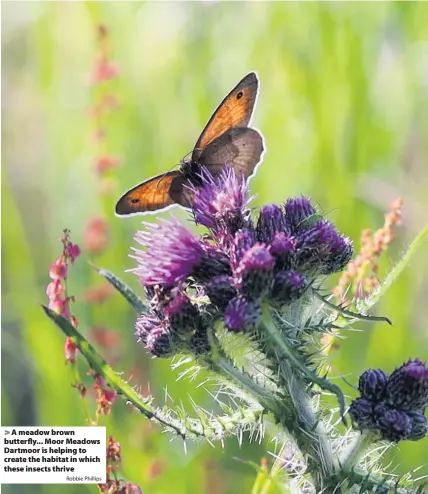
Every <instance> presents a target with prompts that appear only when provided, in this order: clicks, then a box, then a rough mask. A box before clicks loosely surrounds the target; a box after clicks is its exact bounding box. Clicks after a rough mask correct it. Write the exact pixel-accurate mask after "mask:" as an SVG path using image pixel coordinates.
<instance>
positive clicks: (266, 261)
mask: <svg viewBox="0 0 428 494" xmlns="http://www.w3.org/2000/svg"><path fill="white" fill-rule="evenodd" d="M274 264H275V260H274V258H273V257H272V255H271V254H270V252H269V249H268V248H267V247H266V245H264V244H255V245H253V246H252V247H251V248H249V249H248V250H247V251H246V252H245V254H244V255H243V257H242V259H241V262H240V263H239V265H238V268H237V269H236V272H235V280H236V285H237V286H238V287H239V288H240V290H241V291H242V293H243V294H244V295H245V296H247V297H248V298H251V299H257V298H260V297H261V296H262V295H263V294H264V293H266V292H267V291H269V289H270V285H271V283H272V279H273V266H274Z"/></svg>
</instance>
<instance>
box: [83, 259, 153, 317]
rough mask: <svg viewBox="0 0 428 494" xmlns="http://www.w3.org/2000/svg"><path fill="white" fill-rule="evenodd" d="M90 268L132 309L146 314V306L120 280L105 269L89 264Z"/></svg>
mask: <svg viewBox="0 0 428 494" xmlns="http://www.w3.org/2000/svg"><path fill="white" fill-rule="evenodd" d="M90 264H91V266H92V267H93V268H94V269H95V270H96V271H97V272H98V273H99V274H100V275H101V276H104V278H105V279H106V280H107V281H108V282H109V283H111V284H112V285H113V286H114V287H115V288H116V290H117V291H118V292H120V293H121V294H122V295H123V296H124V297H125V298H126V300H127V301H128V302H129V303H130V304H131V305H132V307H133V308H134V309H135V310H136V311H137V312H138V313H139V314H144V313H146V312H147V306H146V304H145V303H144V301H143V300H142V299H141V298H140V297H139V296H138V295H137V294H136V293H135V292H134V291H133V290H132V288H131V287H129V286H128V285H127V284H126V283H124V282H123V281H122V280H121V279H120V278H118V277H117V276H116V275H115V274H113V273H112V272H111V271H108V270H107V269H102V268H99V267H97V266H95V265H94V264H92V263H90Z"/></svg>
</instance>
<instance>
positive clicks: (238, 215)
mask: <svg viewBox="0 0 428 494" xmlns="http://www.w3.org/2000/svg"><path fill="white" fill-rule="evenodd" d="M201 178H202V185H201V187H195V186H192V185H191V186H189V188H190V189H191V190H192V192H193V194H194V201H193V204H192V212H193V217H194V219H195V222H196V223H198V224H200V225H204V226H206V227H207V228H208V229H210V230H211V231H212V232H213V233H214V234H218V233H220V232H222V233H224V234H226V233H234V232H236V231H238V230H239V229H240V228H242V227H243V226H244V224H245V217H246V211H247V207H248V204H249V202H250V201H251V199H252V198H250V197H249V188H248V184H247V181H246V179H245V177H244V176H243V175H237V174H236V173H235V172H234V170H233V169H232V168H230V167H228V166H225V167H224V168H223V170H222V172H221V174H220V175H219V176H218V177H217V178H215V177H214V176H213V175H212V174H211V173H210V172H209V170H208V169H206V168H203V169H202V173H201Z"/></svg>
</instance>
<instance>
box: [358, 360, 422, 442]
mask: <svg viewBox="0 0 428 494" xmlns="http://www.w3.org/2000/svg"><path fill="white" fill-rule="evenodd" d="M427 376H428V369H427V367H426V365H425V364H424V363H423V362H421V361H420V360H419V359H414V360H409V361H408V362H407V363H405V364H403V365H402V366H401V367H399V368H398V369H396V370H395V371H394V372H393V373H392V374H391V375H390V376H388V375H387V374H385V372H383V371H382V370H381V369H370V370H367V371H365V372H364V373H363V374H362V375H361V376H360V379H359V383H358V389H359V391H360V393H361V397H359V398H356V399H355V400H353V402H352V403H351V406H350V409H349V414H350V415H351V418H352V421H353V424H354V426H355V427H356V428H357V429H359V430H369V431H372V432H377V433H378V434H379V437H380V438H382V439H385V440H388V441H391V442H398V441H402V440H404V439H407V440H411V441H417V440H418V439H422V438H423V437H425V435H426V434H427V422H426V419H425V416H424V411H425V407H426V406H427V403H428V400H427V395H428V387H427Z"/></svg>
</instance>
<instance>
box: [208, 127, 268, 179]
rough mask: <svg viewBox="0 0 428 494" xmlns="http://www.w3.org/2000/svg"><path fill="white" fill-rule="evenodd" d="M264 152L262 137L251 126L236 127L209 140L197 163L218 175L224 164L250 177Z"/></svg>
mask: <svg viewBox="0 0 428 494" xmlns="http://www.w3.org/2000/svg"><path fill="white" fill-rule="evenodd" d="M263 152H264V144H263V138H262V136H261V135H260V133H259V132H258V131H257V130H255V129H251V128H241V127H236V128H233V129H230V130H229V131H227V132H225V133H224V134H223V135H221V136H220V137H218V138H217V139H215V140H214V141H213V142H211V143H210V144H209V145H208V146H207V147H206V148H205V149H204V150H203V152H202V154H201V156H200V158H199V164H200V165H202V166H206V167H207V168H208V169H209V170H210V172H211V173H212V174H214V175H219V174H220V173H221V170H222V168H223V167H224V166H225V165H229V166H231V167H232V168H233V169H234V170H235V172H236V173H237V174H243V175H244V176H245V177H246V178H248V177H250V176H251V175H252V174H253V173H254V170H255V168H256V166H257V164H258V163H259V162H260V161H261V158H262V155H263Z"/></svg>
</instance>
